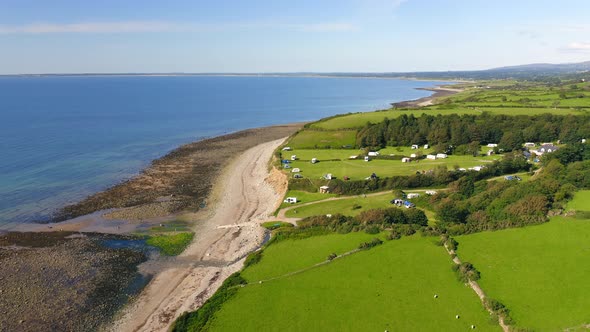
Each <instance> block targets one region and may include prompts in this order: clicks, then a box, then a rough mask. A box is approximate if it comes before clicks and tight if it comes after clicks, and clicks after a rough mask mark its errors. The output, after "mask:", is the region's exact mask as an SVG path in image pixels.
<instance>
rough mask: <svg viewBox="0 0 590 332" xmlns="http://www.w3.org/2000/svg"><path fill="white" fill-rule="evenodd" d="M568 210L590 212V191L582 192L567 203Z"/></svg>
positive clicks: (577, 193)
mask: <svg viewBox="0 0 590 332" xmlns="http://www.w3.org/2000/svg"><path fill="white" fill-rule="evenodd" d="M567 208H568V209H570V210H576V211H590V190H580V191H578V192H576V193H575V194H574V199H572V200H571V201H570V202H569V203H567Z"/></svg>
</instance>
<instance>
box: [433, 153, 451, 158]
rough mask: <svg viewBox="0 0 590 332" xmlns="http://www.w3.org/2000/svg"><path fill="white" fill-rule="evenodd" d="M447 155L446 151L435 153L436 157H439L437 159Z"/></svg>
mask: <svg viewBox="0 0 590 332" xmlns="http://www.w3.org/2000/svg"><path fill="white" fill-rule="evenodd" d="M447 157H448V156H447V154H446V153H437V154H436V158H439V159H445V158H447Z"/></svg>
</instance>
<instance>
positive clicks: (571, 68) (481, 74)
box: [0, 61, 590, 80]
mask: <svg viewBox="0 0 590 332" xmlns="http://www.w3.org/2000/svg"><path fill="white" fill-rule="evenodd" d="M205 75H215V76H313V77H378V78H379V77H380V78H415V79H442V80H487V79H508V78H514V79H526V80H546V79H548V78H555V77H565V78H588V76H590V61H585V62H578V63H562V64H551V63H533V64H526V65H518V66H506V67H498V68H492V69H484V70H467V71H422V72H383V73H375V72H348V73H347V72H332V73H317V72H298V73H280V72H277V73H80V74H23V75H0V76H205Z"/></svg>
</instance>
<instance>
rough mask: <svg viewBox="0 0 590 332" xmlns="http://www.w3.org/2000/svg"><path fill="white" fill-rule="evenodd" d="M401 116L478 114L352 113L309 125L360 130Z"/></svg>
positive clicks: (463, 111)
mask: <svg viewBox="0 0 590 332" xmlns="http://www.w3.org/2000/svg"><path fill="white" fill-rule="evenodd" d="M402 114H407V115H410V114H413V115H414V116H421V115H422V114H429V115H438V114H443V115H444V114H478V112H477V111H474V110H469V109H457V110H441V109H419V110H387V111H377V112H366V113H353V114H347V115H343V116H338V117H333V118H329V119H326V120H321V121H318V122H314V123H313V124H311V125H310V127H311V128H321V129H328V130H336V129H342V128H362V127H364V126H365V125H366V124H367V122H370V123H379V122H381V121H383V120H384V119H385V118H388V119H393V118H397V117H399V116H401V115H402Z"/></svg>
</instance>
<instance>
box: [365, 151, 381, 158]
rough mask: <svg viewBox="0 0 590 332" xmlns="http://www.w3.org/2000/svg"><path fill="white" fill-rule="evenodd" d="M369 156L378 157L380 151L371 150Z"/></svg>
mask: <svg viewBox="0 0 590 332" xmlns="http://www.w3.org/2000/svg"><path fill="white" fill-rule="evenodd" d="M368 155H369V157H377V156H378V155H379V152H375V151H371V152H369V153H368Z"/></svg>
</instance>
